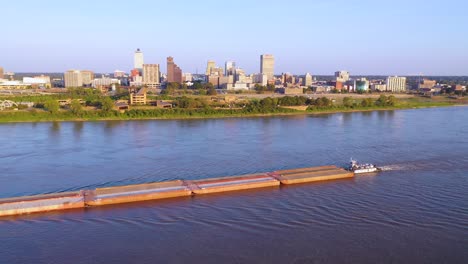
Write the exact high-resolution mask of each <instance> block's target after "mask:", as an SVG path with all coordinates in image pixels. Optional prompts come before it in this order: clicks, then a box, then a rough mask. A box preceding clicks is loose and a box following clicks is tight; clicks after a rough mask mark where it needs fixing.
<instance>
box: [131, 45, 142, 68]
mask: <svg viewBox="0 0 468 264" xmlns="http://www.w3.org/2000/svg"><path fill="white" fill-rule="evenodd" d="M133 64H134V66H133V68H134V69H140V70H141V69H143V64H144V60H143V52H141V50H140V49H137V50H136V51H135V55H134V58H133Z"/></svg>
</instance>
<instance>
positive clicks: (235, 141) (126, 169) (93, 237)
mask: <svg viewBox="0 0 468 264" xmlns="http://www.w3.org/2000/svg"><path fill="white" fill-rule="evenodd" d="M0 146H1V152H0V197H12V196H22V195H34V194H44V193H51V192H62V191H70V190H80V189H89V188H96V187H103V186H115V185H127V184H137V183H146V182H155V181H166V180H174V179H201V178H209V177H219V176H228V175H240V174H248V173H257V172H264V171H273V170H278V169H287V168H298V167H308V166H321V165H339V166H343V165H345V163H346V162H347V161H348V160H349V158H350V157H353V158H356V159H358V160H361V161H365V162H373V163H376V164H378V165H382V166H384V168H385V169H386V170H385V171H384V172H382V173H380V174H378V175H367V176H358V177H356V178H355V179H349V180H340V181H334V182H324V183H318V184H304V185H295V186H287V187H274V188H265V189H259V190H252V191H240V192H232V193H223V194H215V195H204V196H196V197H188V198H176V199H168V200H163V201H149V202H143V203H134V204H125V205H117V206H106V207H99V208H90V209H78V210H69V211H63V212H50V213H44V214H32V215H26V216H19V217H9V218H1V219H0V263H2V264H3V263H467V261H468V108H467V107H451V108H431V109H420V110H401V111H382V112H366V113H346V114H331V115H317V116H291V117H268V118H245V119H237V118H234V119H211V120H172V121H124V122H120V121H117V122H114V121H112V122H65V123H15V124H0Z"/></svg>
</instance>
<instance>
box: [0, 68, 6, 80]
mask: <svg viewBox="0 0 468 264" xmlns="http://www.w3.org/2000/svg"><path fill="white" fill-rule="evenodd" d="M4 77H5V76H4V73H3V67H0V79H3V78H4Z"/></svg>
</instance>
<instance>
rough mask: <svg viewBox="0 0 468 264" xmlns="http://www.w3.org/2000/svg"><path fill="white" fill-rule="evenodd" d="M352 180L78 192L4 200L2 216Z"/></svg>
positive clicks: (327, 176) (329, 176) (325, 170)
mask: <svg viewBox="0 0 468 264" xmlns="http://www.w3.org/2000/svg"><path fill="white" fill-rule="evenodd" d="M352 177H354V173H353V172H349V171H346V170H344V169H341V168H338V167H336V166H320V167H310V168H299V169H290V170H279V171H274V172H266V173H259V174H250V175H242V176H230V177H221V178H211V179H202V180H194V181H187V180H177V181H168V182H158V183H147V184H137V185H127V186H117V187H108V188H97V189H92V190H81V191H76V192H64V193H54V194H44V195H35V196H24V197H15V198H5V199H0V216H11V215H21V214H30V213H38V212H47V211H57V210H66V209H74V208H85V207H94V206H103V205H109V204H122V203H130V202H138V201H148V200H159V199H167V198H173V197H183V196H193V195H195V196H196V195H203V194H210V193H223V192H231V191H239V190H248V189H256V188H265V187H275V186H279V185H281V184H284V185H288V184H298V183H310V182H317V181H331V180H337V179H345V178H352Z"/></svg>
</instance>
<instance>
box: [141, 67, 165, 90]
mask: <svg viewBox="0 0 468 264" xmlns="http://www.w3.org/2000/svg"><path fill="white" fill-rule="evenodd" d="M160 78H161V72H160V71H159V64H143V84H144V85H146V86H148V87H150V88H157V87H159V86H160V83H161V80H160Z"/></svg>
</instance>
